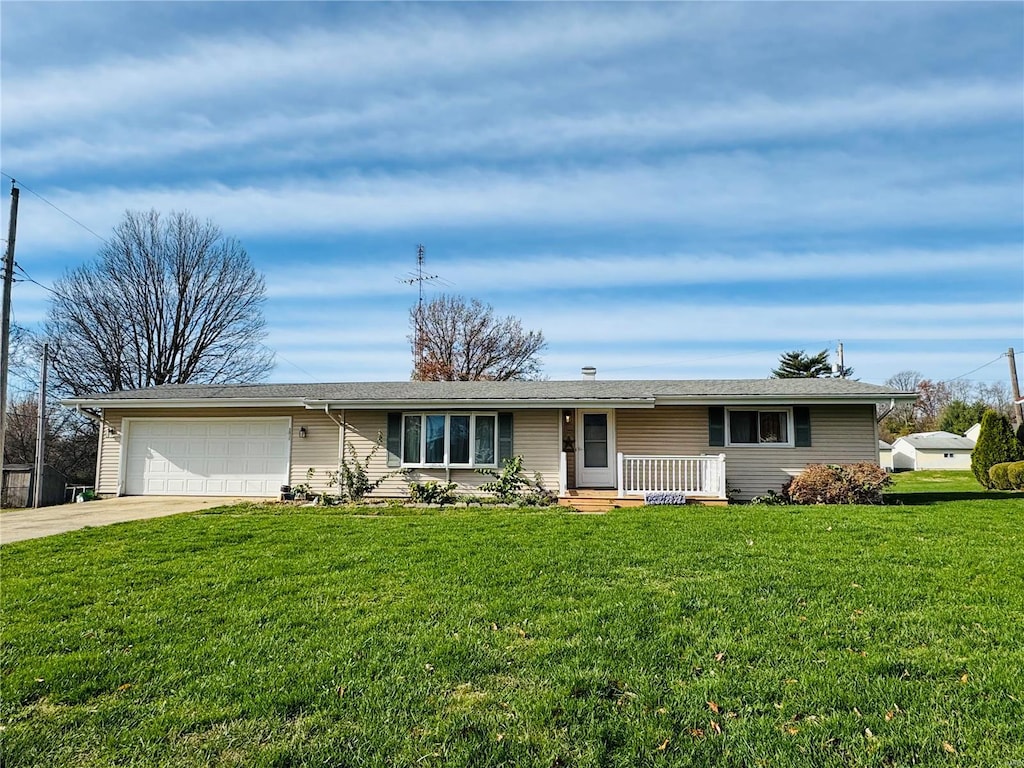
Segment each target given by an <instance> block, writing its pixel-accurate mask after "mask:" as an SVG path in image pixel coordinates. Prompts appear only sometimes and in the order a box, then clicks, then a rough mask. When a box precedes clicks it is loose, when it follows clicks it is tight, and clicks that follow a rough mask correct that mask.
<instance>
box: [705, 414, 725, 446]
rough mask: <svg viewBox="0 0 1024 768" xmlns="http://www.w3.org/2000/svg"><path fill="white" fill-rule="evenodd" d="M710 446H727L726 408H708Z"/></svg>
mask: <svg viewBox="0 0 1024 768" xmlns="http://www.w3.org/2000/svg"><path fill="white" fill-rule="evenodd" d="M708 445H725V407H724V406H721V405H713V406H711V407H710V408H708Z"/></svg>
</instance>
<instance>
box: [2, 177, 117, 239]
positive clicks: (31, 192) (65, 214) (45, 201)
mask: <svg viewBox="0 0 1024 768" xmlns="http://www.w3.org/2000/svg"><path fill="white" fill-rule="evenodd" d="M0 174H2V175H3V176H6V177H7V178H8V179H10V180H11V182H12V183H15V184H17V185H18V186H19V187H20V188H21V189H24V190H25V191H26V192H28V193H29V194H31V195H35V196H36V197H38V198H39V199H40V200H42V201H43V202H44V203H46V204H47V205H48V206H50V207H51V208H53V210H55V211H57V213H59V214H60V215H61V216H64V217H66V218H68V219H70V220H71V221H73V222H74V223H75V224H77V225H78V226H80V227H81V228H82V229H84V230H85V231H86V232H88V233H89V234H90V235H92V236H93V237H95V238H96V239H97V240H99V241H100V242H102V243H104V244H106V243H107V238H105V237H103V236H102V235H98V234H96V232H94V231H93V230H91V229H89V228H88V227H87V226H85V224H83V223H82V222H80V221H79V220H78V219H76V218H75V217H74V216H72V215H71V214H70V213H68V212H67V211H65V210H63V209H62V208H60V207H59V206H57V205H56V204H54V203H51V202H50V201H49V200H47V199H46V198H45V197H43V196H42V195H40V194H39V193H38V192H36V191H35V190H32V189H30V188H28V187H27V186H25V184H24V183H22V182H20V181H15V180H14V177H13V176H11V175H10V174H9V173H4V172H3V171H0Z"/></svg>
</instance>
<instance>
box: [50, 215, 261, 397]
mask: <svg viewBox="0 0 1024 768" xmlns="http://www.w3.org/2000/svg"><path fill="white" fill-rule="evenodd" d="M54 293H55V295H54V297H53V298H52V299H51V300H50V306H49V311H48V314H47V320H46V322H45V325H44V335H45V336H46V337H47V338H48V340H49V342H50V346H51V351H52V356H53V368H52V375H53V378H54V383H55V385H56V387H57V389H58V390H60V391H62V392H66V393H69V394H72V395H82V394H86V393H90V392H103V391H116V390H125V389H137V388H142V387H148V386H152V385H156V384H180V383H185V382H197V383H237V382H250V381H257V380H259V379H261V378H263V377H264V376H265V375H266V374H267V373H268V372H269V371H270V369H271V368H272V367H273V353H271V352H270V351H269V350H267V349H266V347H264V346H263V344H262V341H263V338H264V337H265V336H266V332H265V320H264V317H263V303H264V297H265V293H266V288H265V285H264V281H263V277H262V276H261V275H260V274H259V273H258V272H257V271H256V269H255V268H254V267H253V266H252V263H251V262H250V260H249V256H248V254H247V253H246V252H245V249H244V248H243V247H242V246H241V244H240V243H238V241H236V240H234V239H233V238H230V237H225V236H224V235H223V233H222V232H221V230H220V228H219V227H217V226H216V225H215V224H213V223H212V222H210V221H207V222H200V221H199V220H198V219H196V218H195V217H193V216H191V215H190V214H188V213H175V212H172V213H171V214H170V215H168V216H165V217H161V215H160V214H158V213H157V212H156V211H150V212H148V213H144V212H139V211H127V212H126V213H125V216H124V219H123V220H122V221H121V223H120V224H118V225H117V227H116V228H115V229H114V234H113V236H112V237H111V239H110V241H109V242H108V243H106V244H105V245H104V246H103V247H102V248H101V249H100V251H99V253H98V255H97V258H96V259H95V260H94V261H93V262H91V263H89V264H86V265H84V266H81V267H79V268H78V269H75V270H72V271H70V272H68V273H67V274H65V275H64V277H62V278H61V279H60V280H58V281H57V283H56V284H55V286H54Z"/></svg>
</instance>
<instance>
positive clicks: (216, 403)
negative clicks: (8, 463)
mask: <svg viewBox="0 0 1024 768" xmlns="http://www.w3.org/2000/svg"><path fill="white" fill-rule="evenodd" d="M60 404H61V405H63V406H64V407H65V408H75V409H78V408H275V407H277V408H302V407H303V406H305V405H306V401H305V400H303V399H302V398H300V397H287V398H285V397H281V398H261V399H257V398H229V397H221V398H218V397H202V398H188V399H181V400H173V399H166V400H163V399H161V400H156V399H152V398H127V397H126V398H116V397H112V398H110V399H109V400H84V399H79V398H71V399H69V400H61V401H60Z"/></svg>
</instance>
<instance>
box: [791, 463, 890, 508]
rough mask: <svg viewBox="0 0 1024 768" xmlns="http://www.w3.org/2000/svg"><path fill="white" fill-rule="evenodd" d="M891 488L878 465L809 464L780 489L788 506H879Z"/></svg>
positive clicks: (886, 474) (885, 475)
mask: <svg viewBox="0 0 1024 768" xmlns="http://www.w3.org/2000/svg"><path fill="white" fill-rule="evenodd" d="M891 484H892V479H891V478H890V477H889V475H888V473H886V471H885V470H884V469H882V468H881V467H880V466H878V465H877V464H872V463H870V462H866V461H865V462H861V463H860V464H810V465H808V466H807V468H806V469H804V471H803V472H802V473H800V475H798V476H797V477H794V478H793V479H792V480H790V481H789V483H787V484H786V487H785V488H784V489H783V491H782V492H783V494H785V495H786V496H787V497H788V498H789V501H790V503H791V504H881V503H882V492H883V491H884V490H885V488H887V487H888V486H889V485H891Z"/></svg>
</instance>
